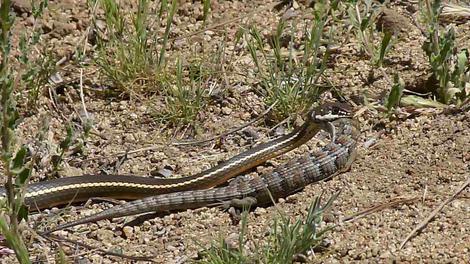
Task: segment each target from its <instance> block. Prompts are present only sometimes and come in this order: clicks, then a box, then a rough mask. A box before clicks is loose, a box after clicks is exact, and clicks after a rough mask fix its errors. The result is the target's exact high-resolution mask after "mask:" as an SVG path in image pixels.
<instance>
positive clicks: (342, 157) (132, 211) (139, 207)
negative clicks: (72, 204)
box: [48, 119, 359, 232]
mask: <svg viewBox="0 0 470 264" xmlns="http://www.w3.org/2000/svg"><path fill="white" fill-rule="evenodd" d="M334 127H335V129H334V131H336V138H335V140H334V141H333V142H331V143H329V144H328V145H326V146H325V147H323V148H322V149H321V150H319V151H317V152H313V153H310V154H309V155H307V156H305V157H301V158H298V159H295V160H292V161H290V162H287V163H286V164H284V165H281V166H279V167H278V168H276V169H275V170H274V171H273V172H272V173H268V174H265V175H262V176H260V177H254V178H251V179H247V178H244V177H242V176H239V177H237V178H235V179H234V180H232V181H231V182H230V183H229V185H228V186H225V187H218V188H213V189H206V190H191V191H182V192H176V193H168V194H161V195H156V196H151V197H147V198H144V199H141V200H135V201H131V202H128V203H126V204H122V205H117V206H114V207H112V208H110V209H107V210H104V211H102V212H100V213H97V214H94V215H91V216H87V217H84V218H81V219H78V220H76V221H72V222H68V223H65V224H62V225H59V226H57V227H56V228H53V229H51V230H49V231H48V232H53V231H56V230H60V229H64V228H68V227H72V226H75V225H80V224H85V223H89V222H96V221H99V220H103V219H110V218H115V217H122V216H128V215H136V214H142V213H147V212H157V213H158V212H165V211H175V210H184V209H194V208H199V207H204V206H218V205H220V204H226V205H234V204H236V203H239V202H240V201H242V202H243V201H245V202H244V203H242V204H245V205H247V202H246V201H248V203H249V204H248V205H249V206H259V205H265V204H269V203H271V202H272V201H273V199H274V200H276V199H278V198H281V197H286V196H288V195H290V194H292V193H295V192H298V191H300V190H301V189H303V188H304V187H305V186H307V185H309V184H311V183H314V182H318V181H321V180H324V179H327V178H330V177H332V176H334V175H335V174H337V173H339V172H341V171H343V170H346V169H348V168H349V166H350V164H351V163H352V161H353V160H354V158H355V156H356V155H355V153H356V145H357V137H358V134H359V133H358V127H357V124H356V123H355V122H354V121H352V120H351V119H339V120H337V121H336V122H335V123H334Z"/></svg>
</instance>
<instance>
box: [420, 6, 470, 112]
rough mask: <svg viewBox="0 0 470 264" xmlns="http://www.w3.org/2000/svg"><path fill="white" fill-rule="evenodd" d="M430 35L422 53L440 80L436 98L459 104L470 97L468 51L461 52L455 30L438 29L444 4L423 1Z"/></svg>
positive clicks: (425, 19) (449, 28)
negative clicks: (457, 46)
mask: <svg viewBox="0 0 470 264" xmlns="http://www.w3.org/2000/svg"><path fill="white" fill-rule="evenodd" d="M420 5H421V7H422V8H421V10H422V16H423V18H424V21H425V24H426V25H427V31H428V36H427V40H426V42H425V43H424V44H423V50H424V51H425V52H426V55H427V56H428V59H429V63H430V64H431V68H432V72H433V75H434V77H435V79H436V80H437V81H438V88H437V91H436V96H437V99H438V100H439V101H440V102H442V103H444V104H449V103H452V102H455V103H457V104H460V103H461V102H463V101H464V100H465V99H466V98H468V96H469V95H470V91H469V89H468V88H467V86H468V85H469V84H470V56H469V51H468V49H462V50H458V49H457V48H456V45H455V31H454V28H453V27H451V26H450V27H447V28H446V29H445V30H442V29H441V28H440V26H439V21H438V18H439V13H440V12H441V1H439V0H435V1H433V2H432V3H431V1H430V0H423V1H420Z"/></svg>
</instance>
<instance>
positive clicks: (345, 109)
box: [310, 103, 352, 142]
mask: <svg viewBox="0 0 470 264" xmlns="http://www.w3.org/2000/svg"><path fill="white" fill-rule="evenodd" d="M351 117H352V107H351V106H350V105H349V104H345V103H325V104H323V105H321V106H319V107H316V108H314V109H313V110H312V111H311V112H310V118H312V120H313V122H315V123H316V124H318V125H320V126H321V127H322V128H323V129H324V130H326V131H328V132H329V133H330V138H331V140H332V141H333V142H334V141H335V140H336V128H335V126H334V125H333V123H332V122H333V121H335V120H338V119H341V118H351Z"/></svg>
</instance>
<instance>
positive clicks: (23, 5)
mask: <svg viewBox="0 0 470 264" xmlns="http://www.w3.org/2000/svg"><path fill="white" fill-rule="evenodd" d="M11 7H12V8H13V11H15V13H16V14H17V15H18V16H21V15H22V14H24V13H26V14H31V12H32V11H33V7H32V6H31V1H29V0H13V1H11Z"/></svg>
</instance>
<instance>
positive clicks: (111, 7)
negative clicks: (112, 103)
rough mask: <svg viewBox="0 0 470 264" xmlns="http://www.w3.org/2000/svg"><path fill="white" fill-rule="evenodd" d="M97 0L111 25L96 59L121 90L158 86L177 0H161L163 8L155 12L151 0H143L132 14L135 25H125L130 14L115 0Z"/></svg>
mask: <svg viewBox="0 0 470 264" xmlns="http://www.w3.org/2000/svg"><path fill="white" fill-rule="evenodd" d="M96 1H100V4H101V7H102V8H103V9H104V11H105V19H106V20H105V21H106V24H107V26H108V34H107V35H106V36H102V37H101V38H100V39H99V40H98V43H99V45H98V53H97V58H96V63H97V64H98V65H99V67H100V68H101V70H102V71H103V72H104V74H105V75H106V76H107V77H108V78H109V79H110V80H111V81H112V82H113V84H114V85H115V86H116V88H117V89H118V90H119V91H120V92H124V93H127V94H132V93H134V92H135V91H145V92H148V90H147V89H145V88H152V87H158V86H159V79H160V78H161V76H160V74H161V71H162V70H163V67H164V66H165V52H166V48H167V43H168V36H169V34H170V28H171V23H172V21H173V16H174V14H175V11H176V6H177V1H176V0H172V1H171V3H168V1H161V2H160V8H159V9H158V10H156V11H155V14H151V13H150V11H149V10H151V9H150V7H149V1H147V0H140V1H139V3H138V6H137V11H136V13H135V14H132V15H131V16H130V17H129V20H131V24H132V27H126V26H124V25H125V23H126V18H127V17H126V16H125V15H124V14H123V13H122V12H121V11H120V10H121V7H120V6H119V4H118V3H117V2H116V1H115V0H96ZM165 16H166V18H165ZM153 17H155V19H153ZM151 18H152V19H151ZM164 20H166V26H165V31H164V34H163V36H161V37H160V36H159V35H158V33H157V32H159V26H160V22H161V21H164ZM149 28H152V29H151V30H149ZM139 87H143V88H139Z"/></svg>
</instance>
